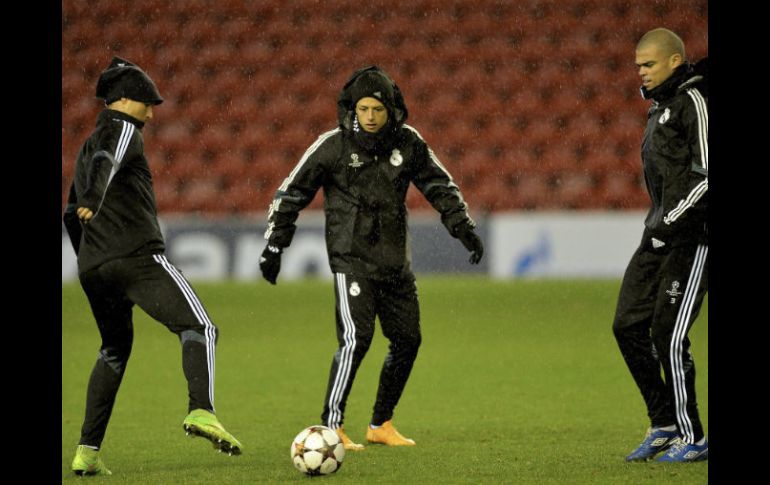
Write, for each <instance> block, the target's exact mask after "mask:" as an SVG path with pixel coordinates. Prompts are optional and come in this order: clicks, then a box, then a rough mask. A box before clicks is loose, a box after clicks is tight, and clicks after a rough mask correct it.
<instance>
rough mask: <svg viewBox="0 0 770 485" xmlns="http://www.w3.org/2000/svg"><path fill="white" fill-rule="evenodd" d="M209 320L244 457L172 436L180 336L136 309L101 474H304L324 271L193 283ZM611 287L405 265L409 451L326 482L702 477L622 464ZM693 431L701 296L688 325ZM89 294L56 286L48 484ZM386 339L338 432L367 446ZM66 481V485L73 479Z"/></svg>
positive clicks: (71, 421)
mask: <svg viewBox="0 0 770 485" xmlns="http://www.w3.org/2000/svg"><path fill="white" fill-rule="evenodd" d="M193 285H194V286H195V288H196V291H197V292H198V294H199V296H200V298H201V300H202V301H203V303H204V304H205V305H206V308H207V310H208V312H209V314H210V315H211V317H212V320H213V321H214V322H215V323H216V324H217V325H218V327H219V329H220V337H219V344H218V346H217V359H216V397H215V399H216V401H215V405H216V407H217V414H218V415H219V417H220V419H221V421H222V422H223V424H224V425H225V426H226V427H227V428H228V430H229V431H231V432H232V433H233V434H234V435H235V436H237V437H238V438H239V439H240V440H241V441H242V442H243V444H244V453H243V455H242V456H239V457H229V456H226V455H222V454H219V453H216V452H215V451H214V450H213V449H212V448H211V446H210V444H209V443H208V442H206V441H204V440H202V439H200V438H195V439H191V438H187V437H185V435H184V432H183V430H182V419H183V418H184V416H185V415H186V412H187V390H186V384H185V380H184V377H183V374H182V368H181V352H180V348H179V342H178V340H177V339H176V337H175V336H174V335H173V334H171V333H170V332H169V331H168V330H167V329H166V328H165V327H164V326H162V325H160V324H158V323H157V322H155V321H154V320H152V319H150V318H149V317H148V316H147V315H146V314H144V312H142V311H141V310H139V309H138V308H137V309H135V311H134V326H135V341H134V349H133V353H132V356H131V360H130V361H129V364H128V367H127V371H126V375H125V378H124V380H123V385H122V387H121V389H120V392H119V393H118V398H117V402H116V404H115V409H114V412H113V415H112V421H111V423H110V426H109V428H108V429H107V436H106V439H105V441H104V443H103V446H102V450H103V451H102V454H103V457H104V460H105V463H106V464H107V466H108V467H109V468H110V469H111V470H112V472H113V475H112V476H111V477H104V478H94V479H93V481H94V482H99V483H102V482H104V483H107V482H109V483H112V484H165V485H173V484H186V485H194V484H201V485H204V484H205V485H211V484H218V485H221V484H245V483H306V481H307V480H311V479H310V478H308V477H306V476H304V475H302V474H300V473H299V472H297V471H296V470H295V469H294V468H293V466H292V464H291V462H290V459H289V445H290V443H291V441H292V439H293V438H294V436H295V434H296V433H298V432H299V431H300V430H301V429H303V428H304V427H306V426H309V425H312V424H318V422H319V421H320V419H319V415H320V412H321V408H322V401H323V398H324V393H325V387H326V382H327V378H328V371H329V363H330V361H331V357H332V353H333V352H334V350H335V348H336V340H335V332H334V295H333V289H332V284H331V282H327V281H303V282H294V283H287V282H281V281H279V284H278V286H275V287H273V286H270V285H268V284H264V283H219V284H203V283H197V284H196V283H193ZM619 285H620V282H619V281H615V280H612V281H517V282H497V281H491V280H489V279H486V278H478V277H419V278H418V280H417V286H418V291H419V294H420V302H421V313H422V332H423V344H422V347H421V349H420V353H419V355H418V357H417V361H416V363H415V367H414V370H413V372H412V377H411V379H410V380H409V383H408V384H407V387H406V391H405V393H404V396H403V397H402V399H401V402H400V403H399V405H398V407H397V408H396V414H395V418H394V423H395V424H396V426H397V427H398V428H399V430H400V431H401V432H402V433H403V434H404V435H405V436H408V437H411V438H414V439H415V440H416V441H417V446H416V447H408V448H387V447H383V446H369V447H367V449H366V450H365V451H363V452H360V453H352V452H349V453H348V455H347V457H346V459H345V461H344V463H343V466H342V468H341V469H340V471H339V472H338V473H336V474H334V475H332V476H329V477H323V478H317V479H314V480H323V481H327V482H329V483H331V482H334V483H340V484H342V483H356V484H362V483H365V484H370V483H394V484H395V483H397V484H405V483H420V484H423V483H442V484H449V483H473V484H501V483H511V484H513V483H516V484H565V483H569V484H597V483H598V484H605V483H606V484H635V485H637V484H655V485H661V484H667V483H672V484H677V485H686V484H703V483H706V482H707V481H708V463H707V462H701V463H695V464H686V465H682V464H666V465H664V464H658V463H654V462H653V463H645V464H627V463H625V462H624V456H625V455H626V454H627V453H628V452H630V451H631V450H632V449H633V448H634V447H635V446H636V445H637V444H638V443H639V441H640V440H641V439H642V437H643V434H644V431H645V429H646V427H647V418H646V413H645V409H644V405H643V402H642V399H641V396H640V394H639V391H638V390H637V388H636V385H635V384H634V382H633V380H632V379H631V376H630V374H629V373H628V371H627V369H626V367H625V364H624V363H623V360H622V358H621V356H620V353H619V351H618V349H617V346H616V344H615V340H614V337H613V335H612V330H611V324H612V316H613V312H614V308H615V299H616V297H617V293H618V289H619ZM690 339H691V340H692V342H693V346H692V353H693V355H694V357H695V362H696V366H697V369H698V377H697V392H698V402H699V406H700V412H701V416H702V419H703V422H704V425H705V426H706V431H707V433H708V304H707V302H705V303H704V306H703V309H702V310H701V314H700V316H699V318H698V321H697V322H696V323H695V325H694V327H693V329H692V330H691V332H690ZM99 343H100V340H99V336H98V332H97V329H96V325H95V324H94V322H93V317H92V316H91V313H90V310H89V307H88V303H87V300H86V298H85V295H84V294H83V292H82V290H81V289H80V287H79V286H78V285H77V284H63V285H62V462H61V467H62V482H63V483H75V481H76V480H79V479H78V478H77V477H76V476H75V475H74V474H73V473H72V472H71V471H70V469H69V466H70V463H71V460H72V456H73V453H74V449H75V445H76V444H77V440H78V438H79V431H80V425H81V422H82V419H83V411H84V407H85V389H86V383H87V380H88V377H89V373H90V370H91V366H92V365H93V363H94V361H95V359H96V355H97V350H98V347H99ZM386 343H387V341H386V340H385V338H384V337H383V336H382V333H381V331H380V330H379V326H378V330H377V332H376V334H375V338H374V342H373V345H372V347H371V349H370V350H369V353H368V355H367V356H366V358H365V359H364V361H363V364H362V365H361V368H360V370H359V373H358V377H357V379H356V381H355V384H354V385H353V389H352V392H351V394H350V398H349V400H348V408H347V412H346V415H347V416H346V422H345V427H346V430H347V431H348V433H349V434H350V435H351V437H352V438H353V439H355V440H360V441H361V442H364V440H365V438H364V433H365V427H366V425H367V423H368V419H369V417H370V415H371V408H372V405H373V400H374V397H375V393H376V390H377V378H378V376H379V370H380V366H381V364H382V360H383V357H384V355H385V353H386V350H387V345H386ZM78 483H80V482H78Z"/></svg>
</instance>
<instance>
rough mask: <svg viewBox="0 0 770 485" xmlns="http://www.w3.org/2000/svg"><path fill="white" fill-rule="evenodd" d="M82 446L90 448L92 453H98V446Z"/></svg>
mask: <svg viewBox="0 0 770 485" xmlns="http://www.w3.org/2000/svg"><path fill="white" fill-rule="evenodd" d="M83 446H85V447H86V448H91V449H92V450H94V451H99V447H98V446H91V445H83Z"/></svg>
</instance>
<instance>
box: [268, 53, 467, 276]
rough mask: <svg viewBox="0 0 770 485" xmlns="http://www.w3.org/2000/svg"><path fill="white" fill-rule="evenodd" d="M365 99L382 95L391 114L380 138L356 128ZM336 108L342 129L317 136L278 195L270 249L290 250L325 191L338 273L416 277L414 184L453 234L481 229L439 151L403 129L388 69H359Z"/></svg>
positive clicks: (331, 258) (397, 95)
mask: <svg viewBox="0 0 770 485" xmlns="http://www.w3.org/2000/svg"><path fill="white" fill-rule="evenodd" d="M364 81H366V82H364ZM362 94H363V95H362ZM365 96H374V97H377V98H379V99H380V101H382V102H383V104H384V105H385V107H386V108H387V109H388V123H387V124H386V125H385V126H384V127H383V128H381V129H380V131H379V132H378V133H376V134H370V133H366V132H365V131H363V130H361V129H359V127H358V125H357V121H356V117H355V102H356V101H357V100H358V99H360V98H361V97H365ZM337 107H338V118H339V126H338V127H337V128H335V129H334V130H331V131H328V132H326V133H324V134H322V135H321V136H320V137H318V139H317V140H316V141H315V143H313V144H312V145H311V146H310V148H308V149H307V151H306V152H305V154H304V155H303V156H302V158H301V159H300V161H299V163H298V164H297V166H296V167H295V168H294V170H292V172H291V174H289V176H288V177H287V178H286V179H285V180H284V182H283V184H281V186H280V188H279V189H278V191H277V192H276V195H275V198H274V200H273V202H272V204H271V206H270V210H269V213H268V227H267V231H266V232H265V239H267V241H268V244H269V245H271V246H276V247H279V248H285V247H287V246H289V244H291V240H292V237H293V236H294V231H295V229H296V226H295V221H296V219H297V217H298V215H299V211H300V210H302V209H303V208H304V207H306V206H307V205H308V204H309V203H310V202H311V201H312V200H313V197H314V196H315V194H316V192H317V191H318V189H319V188H321V187H323V189H324V213H325V216H326V247H327V251H328V254H329V265H330V267H331V270H332V271H333V272H335V273H346V274H350V273H354V274H361V275H366V276H368V277H371V278H387V277H389V276H392V275H405V274H411V262H410V259H411V258H410V250H409V236H408V230H407V209H406V204H405V199H406V193H407V189H408V188H409V184H410V183H413V184H414V185H415V187H417V189H418V190H420V192H422V193H423V194H424V195H425V197H426V198H427V199H428V201H429V202H430V203H431V205H432V206H433V207H434V208H435V209H436V210H437V211H438V212H439V213H441V220H442V223H443V224H444V226H445V227H446V228H447V229H448V230H449V232H450V234H452V235H453V236H456V234H455V231H456V229H457V228H458V226H459V225H460V224H463V223H466V224H470V225H471V226H472V227H473V226H475V223H474V222H473V220H472V219H471V218H470V217H469V216H468V207H467V204H466V203H465V201H464V200H463V197H462V194H461V193H460V190H459V188H458V187H457V185H455V183H454V182H453V180H452V177H451V175H450V174H449V172H447V170H446V169H445V168H444V166H443V165H442V164H441V162H439V160H438V158H436V155H435V154H434V153H433V150H431V149H430V147H428V145H427V144H426V143H425V141H424V140H423V139H422V137H421V136H420V134H419V133H418V132H417V130H415V129H414V128H412V127H411V126H409V125H406V124H404V121H405V120H406V118H407V114H408V112H407V109H406V106H405V104H404V101H403V97H402V96H401V93H400V90H399V89H398V86H397V85H396V84H395V83H394V82H393V81H392V80H391V79H390V78H389V77H388V76H387V74H385V72H384V71H382V70H381V69H379V68H378V67H376V66H371V67H368V68H364V69H361V70H359V71H357V72H356V73H355V74H354V75H353V76H352V77H351V79H350V80H349V81H348V82H347V83H346V84H345V86H344V87H343V89H342V92H341V93H340V96H339V99H338V103H337Z"/></svg>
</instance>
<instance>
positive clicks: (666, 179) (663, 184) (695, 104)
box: [641, 58, 708, 247]
mask: <svg viewBox="0 0 770 485" xmlns="http://www.w3.org/2000/svg"><path fill="white" fill-rule="evenodd" d="M707 62H708V59H707V58H706V59H703V60H701V61H700V62H698V64H696V65H694V66H693V65H690V64H689V63H685V64H682V65H681V66H679V67H678V68H676V70H675V71H674V73H673V74H672V75H671V77H669V78H668V79H667V80H666V81H665V82H663V83H662V84H661V85H660V86H658V87H656V88H655V89H652V90H651V91H648V90H647V89H646V88H644V87H642V89H641V92H642V96H643V97H644V98H645V99H652V100H653V103H652V106H651V107H650V110H649V112H648V118H647V128H646V129H645V132H644V140H643V141H642V162H643V167H644V180H645V183H646V186H647V192H648V193H649V194H650V199H651V201H652V207H651V208H650V211H649V212H648V214H647V217H646V219H645V226H646V233H647V235H648V236H649V237H651V238H655V239H657V240H658V241H661V242H663V243H665V245H667V246H669V247H673V246H679V245H683V244H692V243H707V240H708V226H707V224H708V221H707V218H706V215H707V210H708V67H707V66H708V64H707ZM656 244H660V243H656Z"/></svg>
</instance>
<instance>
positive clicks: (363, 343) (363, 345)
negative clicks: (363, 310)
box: [352, 335, 372, 357]
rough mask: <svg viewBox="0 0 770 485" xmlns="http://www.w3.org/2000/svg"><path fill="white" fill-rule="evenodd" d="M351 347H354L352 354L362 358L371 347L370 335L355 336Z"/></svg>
mask: <svg viewBox="0 0 770 485" xmlns="http://www.w3.org/2000/svg"><path fill="white" fill-rule="evenodd" d="M352 345H353V346H354V350H353V352H354V353H355V354H356V355H358V356H360V357H363V356H364V354H366V352H368V351H369V347H371V345H372V335H356V341H355V342H354V343H352Z"/></svg>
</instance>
